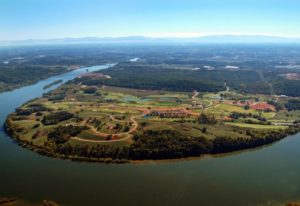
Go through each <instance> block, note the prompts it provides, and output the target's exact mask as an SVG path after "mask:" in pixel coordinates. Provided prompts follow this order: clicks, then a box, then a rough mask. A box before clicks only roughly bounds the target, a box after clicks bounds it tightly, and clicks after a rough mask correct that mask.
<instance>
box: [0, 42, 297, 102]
mask: <svg viewBox="0 0 300 206" xmlns="http://www.w3.org/2000/svg"><path fill="white" fill-rule="evenodd" d="M299 54H300V48H299V47H298V46H297V45H295V46H293V45H239V44H236V45H222V44H220V45H201V44H199V45H197V44H196V45H185V46H179V45H176V44H169V45H135V44H133V45H122V44H114V45H101V44H99V45H68V46H62V45H61V46H60V45H57V46H32V47H11V48H0V92H1V91H4V90H8V89H12V88H16V87H19V86H22V85H26V84H31V83H34V82H36V81H39V80H40V79H43V78H47V77H49V76H52V75H55V74H59V73H62V72H65V71H66V70H67V69H68V68H72V67H78V66H94V65H99V64H105V63H116V62H117V63H119V64H118V65H117V66H116V67H114V68H111V69H108V70H106V71H105V73H106V74H108V75H110V76H112V79H110V80H102V81H101V82H99V81H95V80H93V81H89V82H86V83H87V84H90V85H94V84H107V85H114V86H124V87H131V88H141V89H167V90H176V91H192V90H193V89H197V90H199V91H210V92H214V91H220V90H224V88H225V86H224V83H225V82H226V84H227V85H228V86H230V87H231V88H232V89H235V90H238V91H240V92H245V93H263V94H274V93H275V94H278V95H288V96H300V90H299V89H298V88H299V87H300V81H299V80H288V79H286V78H284V77H283V76H282V74H285V73H299V68H300V66H299V65H300V61H299V60H298V57H299ZM134 57H138V58H139V60H138V61H137V62H129V60H130V59H131V58H134ZM228 66H229V67H228ZM1 71H2V72H1Z"/></svg>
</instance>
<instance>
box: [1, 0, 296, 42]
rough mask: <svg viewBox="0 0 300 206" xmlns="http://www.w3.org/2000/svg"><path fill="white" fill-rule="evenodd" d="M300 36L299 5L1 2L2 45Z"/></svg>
mask: <svg viewBox="0 0 300 206" xmlns="http://www.w3.org/2000/svg"><path fill="white" fill-rule="evenodd" d="M223 34H250V35H252V34H253V35H254V34H255V35H257V34H260V35H272V36H284V37H300V0H0V40H26V39H53V38H66V37H74V38H78V37H119V36H149V37H167V36H168V37H169V36H170V37H195V36H205V35H223Z"/></svg>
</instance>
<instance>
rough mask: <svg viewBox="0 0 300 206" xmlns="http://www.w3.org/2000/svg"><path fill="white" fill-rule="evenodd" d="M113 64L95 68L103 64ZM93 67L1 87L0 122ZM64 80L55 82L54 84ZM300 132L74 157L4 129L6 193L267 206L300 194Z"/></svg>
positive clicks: (32, 197) (1, 157) (0, 185)
mask: <svg viewBox="0 0 300 206" xmlns="http://www.w3.org/2000/svg"><path fill="white" fill-rule="evenodd" d="M107 67H109V65H104V66H96V67H90V68H89V71H96V70H100V69H104V68H107ZM82 72H86V68H82V69H79V70H75V71H72V72H69V73H66V74H62V75H58V76H56V77H51V78H49V79H46V80H42V81H40V82H38V83H37V84H34V85H31V86H26V87H23V88H20V89H16V90H14V91H10V92H6V93H2V94H0V111H1V112H0V124H1V125H3V123H4V121H5V117H6V116H7V115H8V114H9V113H11V112H13V111H14V110H15V108H16V107H18V106H20V105H21V104H23V103H25V102H26V101H28V100H30V99H32V98H36V97H40V96H41V95H42V93H44V92H45V90H43V87H44V86H45V85H47V84H49V83H51V82H53V81H55V80H59V79H62V80H64V82H65V81H67V80H70V79H73V78H74V77H76V76H77V75H79V74H80V73H82ZM57 86H58V85H55V86H53V87H52V89H53V88H55V87H57ZM299 157H300V134H298V135H294V136H290V137H288V138H286V139H284V140H282V141H280V142H278V143H275V144H273V145H271V146H268V147H264V148H260V149H256V150H249V151H244V152H240V153H235V154H232V155H226V156H219V157H207V158H202V159H195V160H188V161H174V162H164V163H158V162H147V163H142V164H122V165H117V164H111V165H107V164H101V163H83V162H72V161H69V160H61V159H55V158H50V157H46V156H41V155H38V154H36V153H34V152H32V151H30V150H27V149H24V148H22V147H20V146H18V145H17V144H15V143H13V141H12V140H11V139H10V138H9V137H8V136H7V135H6V134H5V133H4V131H3V127H2V128H1V131H0V195H1V196H7V197H15V196H17V197H20V198H23V199H25V200H28V201H31V202H40V201H41V200H43V199H51V200H54V201H56V202H58V203H60V204H62V205H67V206H68V205H70V206H77V205H80V206H81V205H83V206H85V205H89V206H90V205H105V206H106V205H114V206H115V205H122V206H127V205H128V206H129V205H130V206H135V205H143V206H152V205H165V206H182V205H189V206H194V205H195V206H196V205H197V206H199V205H203V206H249V205H253V206H260V205H278V204H280V203H283V202H287V201H292V200H299V199H300V161H299Z"/></svg>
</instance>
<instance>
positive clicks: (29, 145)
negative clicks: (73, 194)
mask: <svg viewBox="0 0 300 206" xmlns="http://www.w3.org/2000/svg"><path fill="white" fill-rule="evenodd" d="M7 120H8V117H7V119H6V121H5V123H4V127H3V128H4V131H5V133H6V134H7V136H8V137H9V138H10V139H12V140H13V142H14V143H16V144H17V145H18V146H21V147H23V148H25V149H28V150H31V151H32V152H35V153H37V154H39V155H43V156H47V157H51V158H59V159H62V160H70V161H74V162H94V163H105V164H125V163H127V164H150V163H170V162H181V161H188V160H196V159H202V158H203V159H205V158H208V157H213V158H218V157H222V156H227V155H234V154H236V153H240V152H245V151H249V150H255V149H259V148H263V147H266V146H270V145H272V144H274V143H276V142H279V141H281V140H283V139H285V138H288V137H289V136H294V135H296V134H298V133H300V127H299V125H298V126H297V127H294V129H295V130H293V131H292V132H288V129H289V128H288V129H286V130H284V131H285V132H286V133H285V134H284V135H283V133H280V134H281V135H280V134H279V135H278V137H276V138H274V139H271V140H270V141H268V142H266V143H264V144H261V145H255V146H253V147H245V148H242V149H237V150H230V151H228V152H210V153H204V154H201V155H199V156H187V157H182V158H170V159H113V158H93V157H85V156H77V155H65V154H61V153H56V152H55V151H51V149H49V148H47V147H43V146H37V145H33V144H32V143H30V142H28V141H24V140H20V139H19V138H18V137H16V136H14V134H13V133H14V132H13V131H12V130H11V129H10V128H8V126H7Z"/></svg>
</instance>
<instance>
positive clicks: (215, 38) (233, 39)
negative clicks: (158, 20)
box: [0, 35, 300, 46]
mask: <svg viewBox="0 0 300 206" xmlns="http://www.w3.org/2000/svg"><path fill="white" fill-rule="evenodd" d="M82 43H86V44H88V43H99V44H115V43H128V44H130V43H158V44H159V43H161V44H163V43H165V44H168V43H199V44H200V43H300V38H288V37H276V36H263V35H210V36H201V37H193V38H176V37H161V38H152V37H145V36H127V37H84V38H61V39H28V40H21V41H0V46H6V45H44V44H82Z"/></svg>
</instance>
